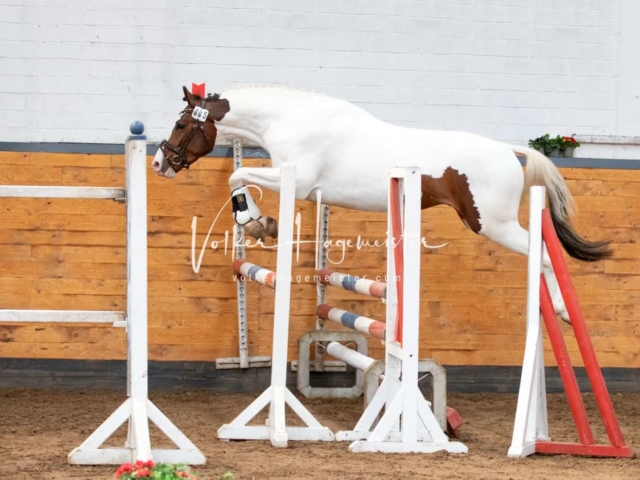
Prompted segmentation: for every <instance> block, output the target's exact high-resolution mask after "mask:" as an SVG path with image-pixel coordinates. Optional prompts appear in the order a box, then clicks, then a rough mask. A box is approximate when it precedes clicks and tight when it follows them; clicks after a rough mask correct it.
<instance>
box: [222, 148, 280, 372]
mask: <svg viewBox="0 0 640 480" xmlns="http://www.w3.org/2000/svg"><path fill="white" fill-rule="evenodd" d="M239 168H242V142H241V141H240V140H239V139H234V140H233V170H234V172H235V171H236V170H238V169H239ZM233 245H234V251H235V255H236V258H238V259H244V258H245V242H244V229H243V228H242V226H240V225H234V227H233ZM236 283H237V291H238V356H237V357H228V358H217V359H216V368H217V369H219V370H230V369H235V368H241V369H246V368H256V367H270V366H271V357H269V356H256V357H250V356H249V327H248V321H247V283H246V280H245V279H244V278H242V276H240V277H238V280H237V282H236Z"/></svg>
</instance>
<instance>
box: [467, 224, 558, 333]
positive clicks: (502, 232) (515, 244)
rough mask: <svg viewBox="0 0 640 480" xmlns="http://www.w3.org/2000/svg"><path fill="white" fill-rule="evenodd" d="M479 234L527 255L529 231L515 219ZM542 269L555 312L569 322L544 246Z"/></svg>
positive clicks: (493, 226) (492, 226) (483, 230)
mask: <svg viewBox="0 0 640 480" xmlns="http://www.w3.org/2000/svg"><path fill="white" fill-rule="evenodd" d="M480 234H481V235H484V236H486V237H487V238H490V239H491V240H493V241H494V242H496V243H499V244H500V245H502V246H504V247H507V248H508V249H509V250H512V251H514V252H516V253H519V254H521V255H524V256H528V254H529V232H528V231H527V230H525V229H524V228H522V226H520V224H519V223H518V221H517V220H512V221H509V222H501V223H498V224H493V225H491V227H490V228H486V229H485V228H484V227H483V229H482V230H481V231H480ZM542 270H543V273H544V278H545V280H546V281H547V285H548V286H549V292H550V294H551V299H552V300H553V306H554V308H555V311H556V314H557V315H558V316H559V317H560V318H562V320H564V321H565V322H569V314H568V312H567V309H566V307H565V304H564V300H563V298H562V293H561V292H560V287H559V286H558V282H557V280H556V277H555V275H554V273H553V267H552V265H551V260H550V259H549V255H548V254H547V251H546V248H545V249H544V250H543V255H542Z"/></svg>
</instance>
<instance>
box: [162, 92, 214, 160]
mask: <svg viewBox="0 0 640 480" xmlns="http://www.w3.org/2000/svg"><path fill="white" fill-rule="evenodd" d="M216 95H217V94H216ZM214 98H215V97H214ZM205 104H206V99H204V98H203V99H202V103H201V104H200V108H203V109H204V106H205ZM193 110H194V108H193V107H189V108H185V109H184V110H183V111H182V112H180V115H184V114H185V113H192V112H193ZM210 118H211V116H207V118H206V120H205V121H204V122H201V121H200V120H197V119H195V118H194V119H193V120H195V121H194V123H193V125H192V126H191V131H190V132H189V134H188V135H187V136H186V137H183V141H182V142H180V143H181V144H180V145H178V146H177V147H174V146H173V145H171V144H170V143H169V142H168V141H167V140H162V142H160V149H161V150H162V153H163V155H164V157H165V158H166V159H167V161H168V162H169V164H170V165H171V168H173V169H174V170H175V171H176V172H178V171H179V170H181V169H183V168H186V169H187V170H188V169H189V163H188V162H187V157H186V156H185V153H186V152H187V147H188V146H189V142H191V140H192V139H193V136H194V134H195V133H196V132H197V131H198V130H200V131H201V132H202V135H203V136H204V139H205V140H206V142H207V144H208V145H209V148H210V149H211V150H213V147H214V146H215V138H214V140H213V142H211V141H210V140H209V137H207V133H206V132H205V131H204V123H206V122H207V121H208V120H209V119H210ZM211 122H213V124H214V125H215V123H216V122H215V121H214V120H213V118H211ZM211 150H209V151H211ZM168 152H171V153H172V154H173V155H170V154H169V153H168Z"/></svg>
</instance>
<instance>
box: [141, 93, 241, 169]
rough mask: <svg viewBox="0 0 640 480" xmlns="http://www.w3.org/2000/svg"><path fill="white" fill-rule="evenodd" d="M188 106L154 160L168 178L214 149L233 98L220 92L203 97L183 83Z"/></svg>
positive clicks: (153, 165)
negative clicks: (228, 98) (223, 96)
mask: <svg viewBox="0 0 640 480" xmlns="http://www.w3.org/2000/svg"><path fill="white" fill-rule="evenodd" d="M182 89H183V91H184V100H185V101H186V102H187V107H186V108H185V109H184V110H182V112H180V118H179V119H178V121H177V122H176V124H175V125H174V127H173V130H172V131H171V136H170V137H169V140H168V141H167V140H163V141H162V143H160V148H158V152H157V153H156V156H155V157H154V159H153V161H152V162H151V167H152V168H153V169H154V170H155V171H156V172H157V173H158V175H162V176H165V177H168V178H173V177H174V176H175V175H176V173H178V172H179V171H180V170H182V169H183V168H189V165H191V164H193V163H194V162H196V160H198V159H199V158H200V157H203V156H205V155H206V154H208V153H209V152H211V151H212V150H213V147H214V146H215V143H216V136H217V135H218V129H217V128H216V124H215V122H219V121H220V120H222V119H223V118H224V116H225V115H226V113H227V112H228V111H229V101H228V100H225V99H222V98H220V96H219V95H218V94H215V95H213V96H208V97H206V98H202V97H200V96H199V95H194V94H193V93H191V92H190V91H189V90H188V89H187V87H182Z"/></svg>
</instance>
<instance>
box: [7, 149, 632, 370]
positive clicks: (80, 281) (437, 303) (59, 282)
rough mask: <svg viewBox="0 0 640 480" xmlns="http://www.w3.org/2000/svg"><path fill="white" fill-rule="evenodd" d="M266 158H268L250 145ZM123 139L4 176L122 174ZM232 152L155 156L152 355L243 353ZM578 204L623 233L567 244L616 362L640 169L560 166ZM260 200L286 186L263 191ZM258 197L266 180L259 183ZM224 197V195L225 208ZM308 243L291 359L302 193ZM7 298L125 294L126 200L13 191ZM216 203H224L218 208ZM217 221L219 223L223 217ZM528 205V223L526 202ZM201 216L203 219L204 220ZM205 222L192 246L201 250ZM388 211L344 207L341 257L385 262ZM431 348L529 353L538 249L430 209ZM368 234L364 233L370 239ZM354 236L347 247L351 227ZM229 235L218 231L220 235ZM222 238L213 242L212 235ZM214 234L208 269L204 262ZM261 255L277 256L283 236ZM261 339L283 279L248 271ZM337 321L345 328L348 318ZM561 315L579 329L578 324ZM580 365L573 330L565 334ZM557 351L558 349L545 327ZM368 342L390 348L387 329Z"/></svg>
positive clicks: (76, 353)
mask: <svg viewBox="0 0 640 480" xmlns="http://www.w3.org/2000/svg"><path fill="white" fill-rule="evenodd" d="M245 164H246V165H250V166H268V165H269V161H268V160H246V161H245ZM123 167H124V158H123V156H121V155H74V154H47V153H12V152H0V183H1V184H14V185H18V184H23V185H46V184H52V185H83V186H122V185H123V184H124V168H123ZM231 173H232V160H231V159H229V158H208V159H206V160H201V161H199V162H198V164H197V165H196V166H195V167H194V168H192V169H191V170H189V171H183V172H181V173H180V174H179V175H178V178H176V179H174V180H171V181H170V180H166V179H163V178H160V177H158V176H156V175H155V174H154V173H153V172H151V171H149V189H148V190H149V191H148V202H149V207H148V210H149V306H150V318H149V341H150V358H151V359H152V360H171V361H214V360H215V359H216V358H219V357H230V356H237V348H238V347H237V345H238V335H237V317H236V286H235V283H234V279H233V273H232V271H231V268H230V265H231V259H232V246H231V238H230V237H228V238H227V242H226V244H225V235H226V234H229V235H231V233H232V226H233V224H232V218H231V205H230V204H229V203H225V202H227V200H228V196H229V188H228V185H227V180H228V178H229V175H230V174H231ZM562 173H563V175H565V177H566V178H567V181H568V183H569V186H570V188H571V190H572V192H573V193H574V194H575V195H576V199H577V204H578V208H579V212H578V216H577V217H576V219H575V222H576V226H577V228H578V230H579V231H580V232H581V233H583V234H585V235H586V236H587V237H588V238H610V239H612V240H613V241H614V245H613V247H614V249H615V256H614V258H613V259H610V260H606V261H602V262H596V263H592V264H584V263H580V262H577V261H574V260H569V264H570V270H571V272H572V273H573V275H574V281H575V285H576V288H577V291H578V295H579V299H580V301H581V303H582V305H583V309H584V313H585V317H586V319H587V322H588V325H589V328H590V330H591V334H592V337H593V342H594V345H595V347H596V350H597V352H598V358H599V360H600V362H601V364H602V365H603V366H607V367H638V366H640V358H639V355H640V348H639V347H640V341H639V336H638V333H639V328H638V313H640V275H639V274H638V272H640V268H639V267H640V260H639V259H640V246H638V243H636V241H637V240H636V239H637V238H638V234H639V233H640V230H639V225H640V209H638V208H636V207H637V205H639V204H640V171H632V170H629V171H624V170H604V169H566V168H565V169H562ZM263 194H264V196H263V199H262V200H261V201H259V205H260V208H261V209H262V212H263V214H271V215H272V216H274V217H277V209H278V197H277V195H275V194H273V193H272V192H268V191H264V192H263ZM255 197H256V198H257V197H258V195H256V196H255ZM223 207H224V208H223ZM296 211H297V212H299V213H300V240H301V243H300V250H299V256H298V257H297V258H296V257H294V261H293V263H294V272H293V273H294V276H299V277H300V278H299V280H297V279H296V278H294V285H293V294H292V298H293V303H292V308H291V311H292V320H291V327H292V332H291V335H290V337H289V343H290V346H291V349H290V359H294V358H296V355H297V348H296V347H297V339H298V338H299V336H300V335H301V334H303V333H304V332H305V331H307V330H308V329H311V328H314V324H315V316H314V310H315V304H316V300H315V287H314V285H313V273H314V245H313V241H314V239H315V221H316V209H315V204H313V203H309V202H297V204H296ZM0 212H1V215H0V251H1V252H2V253H1V254H0V308H30V309H37V308H42V309H104V310H119V309H124V308H125V291H126V281H125V234H124V229H125V207H124V206H123V205H120V204H117V203H115V202H112V201H100V200H59V199H54V200H50V199H26V200H25V199H0ZM218 214H220V215H219V217H218ZM214 219H216V220H215V223H214V224H213V227H212V230H211V234H210V236H209V237H207V232H208V230H209V229H210V227H211V225H212V223H213V222H214ZM521 219H522V221H523V222H525V223H524V225H525V226H526V221H527V214H526V203H524V204H523V208H522V215H521ZM195 221H197V223H196V224H194V222H195ZM192 227H194V228H195V231H196V235H195V241H196V243H195V260H193V255H192ZM385 230H386V217H385V215H384V214H371V213H363V212H353V211H345V210H342V209H338V208H335V209H332V211H331V223H330V232H331V238H332V242H333V246H332V248H331V252H330V259H331V261H332V262H333V263H334V265H333V267H334V268H335V269H337V270H340V271H343V272H345V273H351V274H355V275H363V274H367V275H368V276H369V278H372V277H375V276H377V275H384V270H385V249H384V248H383V247H380V246H378V247H375V246H366V242H369V243H370V244H373V243H374V241H376V240H378V241H379V242H383V241H384V239H385ZM423 235H424V237H425V242H427V243H428V244H429V245H438V244H441V243H444V242H449V244H448V245H447V246H446V247H444V248H442V249H429V248H423V251H424V254H423V256H422V285H421V289H422V292H423V293H422V301H421V331H420V335H421V356H423V357H427V356H433V357H435V358H437V359H438V360H439V361H440V362H441V363H443V364H445V365H519V364H521V361H522V354H523V346H524V322H525V294H526V259H525V258H524V257H521V256H519V255H516V254H513V253H511V252H509V251H508V250H506V249H505V248H503V247H501V246H498V245H496V244H494V243H492V242H490V241H488V240H486V239H484V238H483V237H479V236H477V235H475V234H473V233H471V232H469V231H468V230H466V229H465V228H464V226H463V225H462V224H461V222H460V221H459V220H458V218H457V216H456V215H455V214H454V213H453V211H452V210H450V209H448V208H446V207H438V208H435V209H432V210H429V211H425V212H423ZM358 238H360V240H361V242H363V243H365V246H362V245H360V246H357V241H358ZM347 241H349V242H350V246H345V248H344V251H343V249H342V245H341V242H345V243H346V242H347ZM212 242H217V245H215V244H214V245H212ZM214 247H215V248H214ZM201 249H203V252H204V253H203V254H202V255H203V256H202V260H201V265H200V267H199V270H197V272H196V271H194V268H193V266H192V260H193V261H195V262H196V263H197V261H198V257H199V255H200V252H201ZM247 256H248V258H249V259H250V260H251V261H253V262H255V263H258V264H261V265H263V266H265V267H268V268H272V269H274V268H275V263H276V251H275V248H274V242H272V241H268V242H266V244H265V245H262V246H256V245H255V242H254V243H253V244H252V246H251V248H249V249H248V254H247ZM248 294H249V315H250V328H249V335H250V354H251V355H269V354H270V349H271V339H272V325H273V323H272V321H273V299H274V294H273V291H271V290H270V289H268V288H265V287H262V286H259V285H256V284H250V285H249V288H248ZM327 303H330V304H332V305H334V306H338V307H341V308H345V309H348V310H353V311H356V312H360V313H362V314H364V315H369V316H372V317H376V318H380V319H383V314H384V306H383V305H382V304H381V303H380V302H379V301H377V300H374V299H370V298H366V297H365V298H363V297H362V296H359V295H356V294H351V293H348V292H344V291H342V290H340V289H336V288H332V287H329V289H328V294H327ZM331 328H336V329H340V327H334V326H333V325H332V326H331ZM562 328H563V331H565V332H569V331H570V330H569V328H567V326H566V325H563V326H562ZM567 343H568V346H569V350H570V352H571V354H572V358H573V360H574V362H575V364H576V365H582V362H581V360H580V358H579V355H577V348H576V345H575V342H573V341H572V339H571V338H570V337H567ZM545 348H546V352H547V353H546V355H547V363H548V364H550V365H553V364H555V363H554V361H553V358H552V355H551V354H550V353H549V352H550V351H549V345H548V343H547V341H546V339H545ZM370 352H371V353H372V355H373V356H375V357H378V358H379V357H381V355H382V348H381V346H380V345H379V343H378V342H376V341H374V340H371V341H370ZM0 357H9V358H63V359H123V358H125V342H124V331H123V330H122V329H114V328H110V327H105V326H90V325H89V326H86V325H68V324H55V325H54V324H24V325H21V324H0Z"/></svg>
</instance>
